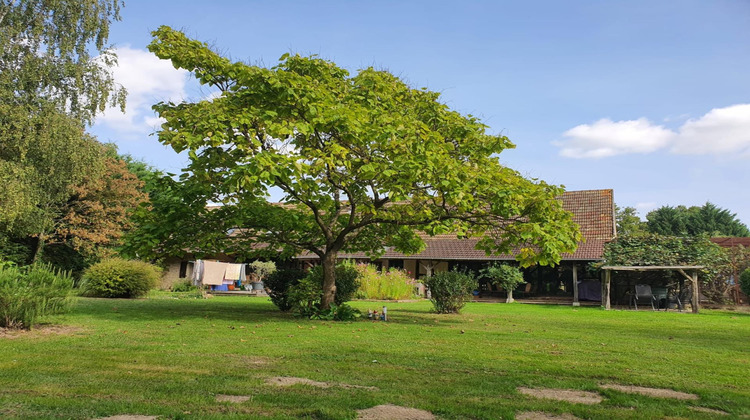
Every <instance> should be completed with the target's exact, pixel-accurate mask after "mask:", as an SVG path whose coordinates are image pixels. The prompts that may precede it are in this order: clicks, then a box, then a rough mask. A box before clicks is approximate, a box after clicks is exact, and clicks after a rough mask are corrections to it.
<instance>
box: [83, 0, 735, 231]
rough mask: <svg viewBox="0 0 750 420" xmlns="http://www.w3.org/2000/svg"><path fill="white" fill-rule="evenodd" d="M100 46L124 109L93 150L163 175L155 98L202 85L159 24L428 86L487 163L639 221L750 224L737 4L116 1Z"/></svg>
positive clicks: (196, 95)
mask: <svg viewBox="0 0 750 420" xmlns="http://www.w3.org/2000/svg"><path fill="white" fill-rule="evenodd" d="M122 17H123V19H122V21H121V22H117V23H115V24H114V25H113V27H112V32H111V36H110V41H111V42H112V43H113V45H114V46H115V47H116V48H117V50H118V52H119V55H120V67H119V68H117V69H116V70H115V75H116V77H117V79H118V80H119V81H120V82H121V83H122V84H123V85H124V86H125V87H126V88H127V89H128V90H129V91H130V95H129V98H128V100H129V106H128V110H127V113H126V114H124V115H123V114H120V113H118V112H115V111H114V110H110V111H108V112H107V113H106V114H105V115H104V116H101V117H100V118H99V119H98V120H97V123H96V124H95V125H94V126H93V127H92V128H91V131H92V132H93V133H94V134H95V135H97V136H98V137H99V139H100V140H102V141H112V142H115V143H116V144H117V145H118V146H119V148H120V150H121V151H122V152H125V153H130V154H132V155H134V156H135V157H139V158H142V159H143V160H145V161H147V162H149V163H151V164H152V165H154V166H156V167H159V168H162V169H164V170H167V171H171V172H178V171H179V169H180V168H181V167H182V166H184V164H185V162H186V158H185V157H184V156H179V155H177V154H176V153H174V152H173V151H172V150H171V149H168V148H165V147H163V146H161V145H160V144H159V143H158V141H157V139H156V136H154V135H151V134H152V133H153V132H154V127H156V126H158V120H157V119H156V118H155V116H154V114H153V112H151V111H150V106H151V105H152V104H153V103H155V102H158V101H160V100H166V99H172V100H199V99H201V98H204V97H206V96H207V95H209V94H210V93H211V92H209V91H207V90H205V89H201V88H199V87H198V86H197V85H196V84H195V83H194V82H193V81H192V80H191V79H190V77H189V75H188V74H186V73H184V72H179V71H177V70H175V69H174V68H172V67H171V65H170V64H169V63H166V62H159V60H158V59H156V58H155V57H154V56H152V55H150V54H149V53H148V52H147V51H146V49H145V48H146V45H148V43H149V42H150V40H151V36H150V31H151V30H154V29H156V28H157V27H158V26H160V25H169V26H172V27H173V28H175V29H181V30H183V31H184V32H185V33H186V34H187V35H188V36H191V37H193V38H197V39H200V40H202V41H206V42H208V43H209V44H213V45H214V46H215V47H216V48H217V49H219V50H220V51H223V52H224V53H225V54H226V55H228V56H230V57H231V58H232V59H234V60H242V61H248V62H251V63H264V64H266V65H269V66H270V65H273V64H275V63H276V61H277V59H278V57H280V56H281V55H282V54H284V53H285V52H296V53H300V54H305V55H307V54H318V55H320V56H322V57H324V58H327V59H331V60H333V61H335V62H336V63H337V64H338V65H339V66H342V67H345V68H347V69H349V70H350V71H352V72H355V71H356V70H357V69H360V68H363V67H369V66H374V67H376V68H380V69H387V70H389V71H391V72H392V73H394V74H396V75H398V76H400V77H402V78H403V79H404V80H405V81H407V82H408V83H409V84H411V85H412V86H413V87H428V88H429V89H431V90H434V91H438V92H441V93H442V100H443V101H444V102H445V103H446V104H448V105H449V106H450V107H451V108H453V109H455V110H457V111H460V112H462V113H471V114H473V115H476V116H479V117H480V118H482V120H483V121H484V122H485V123H486V124H488V125H489V126H490V132H492V133H503V134H505V135H507V136H508V137H509V138H510V139H511V140H512V141H513V142H514V143H516V145H517V148H516V149H515V150H509V151H506V152H504V153H503V154H502V155H501V161H502V162H504V163H505V164H507V165H509V166H511V167H513V168H514V169H517V170H518V171H520V172H521V173H523V174H525V175H528V176H532V177H536V178H541V179H544V180H545V181H548V182H551V183H555V184H563V185H565V186H566V188H567V189H569V190H578V189H596V188H612V189H614V192H615V201H616V202H617V204H618V205H620V206H633V207H636V208H637V209H639V211H641V214H642V215H643V216H645V214H646V212H648V211H649V210H652V209H654V208H656V207H659V206H661V205H679V204H684V205H701V204H703V203H705V202H706V201H711V202H713V203H714V204H716V205H718V206H720V207H723V208H728V209H729V210H731V211H732V212H736V213H737V214H738V216H739V218H740V219H741V220H742V221H743V222H745V223H746V224H750V192H749V191H748V190H750V170H749V169H750V83H749V82H748V80H749V79H748V75H750V42H748V40H750V1H747V0H712V1H704V0H701V1H691V0H675V1H658V0H650V1H640V0H628V1H604V2H601V1H593V0H591V1H571V0H567V1H557V0H550V1H514V2H504V1H492V2H490V1H487V2H469V1H454V2H439V1H420V2H417V1H414V2H409V1H371V2H355V1H305V2H302V1H299V2H293V1H215V2H206V1H200V2H199V1H187V0H183V1H162V0H160V1H143V0H131V1H128V2H126V5H125V8H124V9H123V11H122Z"/></svg>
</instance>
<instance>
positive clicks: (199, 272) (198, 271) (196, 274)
mask: <svg viewBox="0 0 750 420" xmlns="http://www.w3.org/2000/svg"><path fill="white" fill-rule="evenodd" d="M192 280H193V284H194V285H195V286H200V285H201V284H203V260H197V261H195V262H194V263H193V276H192Z"/></svg>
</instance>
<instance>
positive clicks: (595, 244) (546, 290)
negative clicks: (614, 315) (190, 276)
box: [297, 189, 617, 300]
mask: <svg viewBox="0 0 750 420" xmlns="http://www.w3.org/2000/svg"><path fill="white" fill-rule="evenodd" d="M560 200H562V202H563V208H564V209H565V210H567V211H569V212H571V213H573V220H574V221H575V222H576V223H577V224H578V225H579V226H580V229H581V233H582V235H583V238H584V240H583V241H581V242H580V243H579V244H578V249H577V250H576V251H575V252H574V253H572V254H563V255H562V261H561V262H560V264H559V265H558V266H556V267H542V266H533V267H530V268H527V269H524V277H525V279H526V281H527V282H528V283H529V284H531V287H530V290H528V292H529V293H531V294H534V295H539V296H569V297H571V298H574V292H575V290H574V289H576V285H577V281H578V280H584V281H592V284H590V285H589V284H586V286H588V287H587V288H586V292H587V294H586V295H585V296H583V298H585V299H590V300H600V295H599V290H598V289H599V287H600V286H599V285H598V273H597V274H595V273H588V272H587V271H588V270H587V266H588V264H589V263H591V262H597V261H601V260H602V256H603V254H604V244H605V243H606V242H608V241H610V240H612V239H613V238H614V237H615V235H616V233H617V232H616V223H615V210H614V208H615V207H614V198H613V191H612V190H611V189H607V190H585V191H567V192H565V193H563V194H562V196H561V197H560ZM423 239H424V241H425V245H426V247H425V249H424V251H422V252H421V253H419V254H414V255H405V254H402V253H399V252H396V251H394V250H387V251H386V252H385V253H384V254H383V255H382V256H381V257H380V258H379V259H377V260H375V261H372V262H371V263H373V264H375V265H377V266H379V267H383V268H390V267H395V268H401V269H404V270H406V271H407V272H408V273H410V274H411V275H412V277H414V278H415V279H419V278H420V277H424V276H426V275H427V274H428V272H440V271H447V270H452V269H454V268H456V269H469V270H474V271H477V270H479V269H480V268H482V267H484V266H486V265H487V263H489V262H492V261H505V262H509V263H513V262H515V256H514V255H511V254H493V255H487V253H485V251H482V250H478V249H476V248H475V246H476V243H477V242H478V239H476V238H473V239H459V238H457V237H456V236H455V235H437V236H433V237H430V236H425V237H423ZM339 258H340V259H348V260H354V261H361V262H370V259H369V258H368V257H367V256H366V255H365V254H364V253H353V254H346V253H342V254H339ZM297 259H298V260H299V261H300V262H303V263H304V262H309V263H312V264H314V263H315V261H316V260H317V256H316V255H301V256H298V257H297ZM574 279H575V280H576V282H574ZM593 282H596V284H595V285H594V284H593ZM484 287H486V288H487V289H489V290H487V291H488V292H492V290H491V289H492V288H491V286H489V285H485V286H484ZM594 289H596V290H594ZM594 292H595V294H594V295H593V296H592V295H591V294H592V293H594Z"/></svg>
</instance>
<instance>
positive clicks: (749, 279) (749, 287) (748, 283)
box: [740, 268, 750, 296]
mask: <svg viewBox="0 0 750 420" xmlns="http://www.w3.org/2000/svg"><path fill="white" fill-rule="evenodd" d="M740 289H742V293H744V294H746V295H748V296H750V268H748V269H747V270H745V271H743V272H742V274H740Z"/></svg>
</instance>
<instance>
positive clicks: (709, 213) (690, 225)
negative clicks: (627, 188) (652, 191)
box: [646, 202, 750, 236]
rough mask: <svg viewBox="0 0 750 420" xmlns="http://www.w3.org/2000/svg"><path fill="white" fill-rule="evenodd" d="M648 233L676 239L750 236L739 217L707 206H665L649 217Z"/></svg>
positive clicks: (648, 215) (710, 204) (749, 231)
mask: <svg viewBox="0 0 750 420" xmlns="http://www.w3.org/2000/svg"><path fill="white" fill-rule="evenodd" d="M646 219H647V222H646V225H647V228H648V231H649V232H651V233H655V234H659V235H668V236H669V235H672V236H696V235H704V234H705V235H710V236H750V230H748V228H747V225H745V224H744V223H742V222H741V221H740V220H739V219H737V214H736V213H731V212H730V211H729V210H727V209H722V208H720V207H717V206H716V205H714V204H712V203H709V202H707V203H706V204H704V205H703V206H700V207H698V206H692V207H685V206H677V207H670V206H663V207H660V208H658V209H656V210H653V211H651V212H649V213H648V214H647V215H646Z"/></svg>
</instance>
